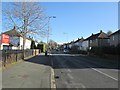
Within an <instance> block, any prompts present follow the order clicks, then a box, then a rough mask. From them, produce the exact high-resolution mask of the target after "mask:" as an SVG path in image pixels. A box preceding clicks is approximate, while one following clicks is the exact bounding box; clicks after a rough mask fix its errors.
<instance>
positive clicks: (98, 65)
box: [51, 54, 118, 88]
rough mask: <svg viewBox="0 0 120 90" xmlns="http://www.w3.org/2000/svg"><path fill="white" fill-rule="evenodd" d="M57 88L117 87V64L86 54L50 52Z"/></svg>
mask: <svg viewBox="0 0 120 90" xmlns="http://www.w3.org/2000/svg"><path fill="white" fill-rule="evenodd" d="M51 65H52V67H53V68H54V72H55V81H56V87H57V88H118V65H117V63H114V62H111V61H109V60H108V61H107V60H106V61H105V60H104V59H103V60H102V59H99V58H90V57H87V56H77V55H69V54H52V56H51Z"/></svg>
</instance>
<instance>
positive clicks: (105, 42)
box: [83, 30, 110, 49]
mask: <svg viewBox="0 0 120 90" xmlns="http://www.w3.org/2000/svg"><path fill="white" fill-rule="evenodd" d="M85 41H86V43H87V44H88V45H87V46H88V48H89V49H90V48H91V47H101V46H109V44H110V42H109V37H108V35H107V34H106V33H104V32H102V30H101V31H100V32H99V33H96V34H92V35H91V36H90V37H88V38H86V39H85ZM83 43H84V42H83Z"/></svg>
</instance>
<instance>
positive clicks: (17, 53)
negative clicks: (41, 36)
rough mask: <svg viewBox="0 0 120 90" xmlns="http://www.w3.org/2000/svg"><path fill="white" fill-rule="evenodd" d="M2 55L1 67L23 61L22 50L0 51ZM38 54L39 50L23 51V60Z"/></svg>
mask: <svg viewBox="0 0 120 90" xmlns="http://www.w3.org/2000/svg"><path fill="white" fill-rule="evenodd" d="M0 52H1V53H2V54H1V56H2V60H0V61H1V63H2V66H4V67H5V66H6V65H7V64H11V63H13V62H17V61H19V60H23V50H2V51H0ZM39 53H40V50H39V49H28V50H25V55H24V58H28V57H30V56H35V55H38V54H39Z"/></svg>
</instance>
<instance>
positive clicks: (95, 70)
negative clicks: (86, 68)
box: [90, 67, 118, 81]
mask: <svg viewBox="0 0 120 90" xmlns="http://www.w3.org/2000/svg"><path fill="white" fill-rule="evenodd" d="M90 68H91V67H90ZM91 69H93V70H95V71H97V72H99V73H101V74H103V75H105V76H107V77H109V78H111V79H114V80H116V81H118V79H116V78H114V77H112V76H110V75H108V74H106V73H104V72H102V71H100V70H97V69H95V68H91Z"/></svg>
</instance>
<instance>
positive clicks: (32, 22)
mask: <svg viewBox="0 0 120 90" xmlns="http://www.w3.org/2000/svg"><path fill="white" fill-rule="evenodd" d="M10 4H11V7H10V8H9V9H7V8H4V10H3V14H4V15H5V16H6V19H7V20H6V23H9V24H11V26H15V27H16V28H17V30H19V32H21V35H22V37H23V51H24V46H25V41H26V37H27V35H33V34H36V35H38V36H40V35H46V33H45V31H44V30H46V29H45V28H46V26H47V24H48V21H47V17H46V16H45V14H44V9H43V8H42V7H41V6H40V4H39V3H35V2H16V3H10ZM23 57H24V55H23Z"/></svg>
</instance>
